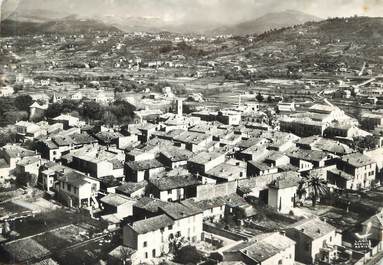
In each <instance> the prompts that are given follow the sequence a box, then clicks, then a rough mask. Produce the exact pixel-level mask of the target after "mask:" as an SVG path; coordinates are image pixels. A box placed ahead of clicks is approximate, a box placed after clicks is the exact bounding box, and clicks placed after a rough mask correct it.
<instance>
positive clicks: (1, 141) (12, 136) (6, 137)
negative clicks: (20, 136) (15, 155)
mask: <svg viewBox="0 0 383 265" xmlns="http://www.w3.org/2000/svg"><path fill="white" fill-rule="evenodd" d="M16 141H17V135H16V132H13V131H11V130H8V131H7V132H1V133H0V147H2V146H4V145H6V144H8V143H16Z"/></svg>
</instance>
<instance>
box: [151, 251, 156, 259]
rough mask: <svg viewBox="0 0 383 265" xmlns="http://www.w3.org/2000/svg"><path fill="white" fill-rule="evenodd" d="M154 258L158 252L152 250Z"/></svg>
mask: <svg viewBox="0 0 383 265" xmlns="http://www.w3.org/2000/svg"><path fill="white" fill-rule="evenodd" d="M152 256H153V258H155V257H156V250H155V249H153V250H152Z"/></svg>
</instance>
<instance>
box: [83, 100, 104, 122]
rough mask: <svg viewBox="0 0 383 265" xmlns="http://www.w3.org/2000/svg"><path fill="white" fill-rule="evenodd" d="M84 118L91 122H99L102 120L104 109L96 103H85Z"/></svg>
mask: <svg viewBox="0 0 383 265" xmlns="http://www.w3.org/2000/svg"><path fill="white" fill-rule="evenodd" d="M81 112H82V113H81V114H82V116H84V117H85V118H88V119H91V120H99V119H100V118H101V113H102V107H101V105H100V104H98V103H97V102H94V101H87V102H84V104H83V107H82V111H81Z"/></svg>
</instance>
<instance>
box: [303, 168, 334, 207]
mask: <svg viewBox="0 0 383 265" xmlns="http://www.w3.org/2000/svg"><path fill="white" fill-rule="evenodd" d="M328 192H329V190H328V187H327V181H326V180H324V179H322V178H321V177H320V176H319V175H310V173H309V174H308V175H305V174H303V176H302V180H301V181H300V182H299V184H298V189H297V195H298V197H299V198H300V199H301V198H302V197H303V196H304V195H308V197H309V198H311V200H312V205H313V207H315V206H316V203H317V201H318V199H319V198H321V197H323V196H324V195H326V194H327V193H328Z"/></svg>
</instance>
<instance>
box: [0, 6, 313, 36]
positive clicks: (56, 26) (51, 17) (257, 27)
mask: <svg viewBox="0 0 383 265" xmlns="http://www.w3.org/2000/svg"><path fill="white" fill-rule="evenodd" d="M319 20H320V18H318V17H315V16H312V15H308V14H305V13H302V12H299V11H294V10H287V11H283V12H280V13H269V14H266V15H264V16H262V17H259V18H257V19H254V20H251V21H246V22H243V23H240V24H236V25H217V24H213V23H204V22H200V23H197V22H194V23H189V24H187V23H184V24H181V25H180V24H176V23H170V22H166V21H163V20H162V19H160V18H155V17H149V18H147V17H116V16H103V17H94V18H87V19H84V18H80V17H76V16H68V14H65V13H59V12H51V11H45V10H41V9H36V10H28V11H25V10H17V11H16V12H15V13H14V14H12V15H11V16H10V17H8V18H7V19H6V20H5V21H3V22H2V23H1V28H2V35H23V34H27V33H38V32H41V33H50V32H58V33H60V32H63V33H67V32H72V31H73V32H74V33H80V32H81V31H85V32H88V31H90V30H91V31H110V30H111V31H116V30H119V31H123V32H134V31H143V32H161V31H169V32H179V33H203V34H208V35H216V34H233V35H245V34H252V33H255V34H261V33H263V32H264V31H267V30H270V29H277V28H282V27H288V26H292V25H297V24H302V23H305V22H308V21H319Z"/></svg>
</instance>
